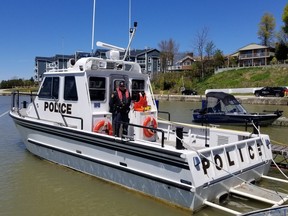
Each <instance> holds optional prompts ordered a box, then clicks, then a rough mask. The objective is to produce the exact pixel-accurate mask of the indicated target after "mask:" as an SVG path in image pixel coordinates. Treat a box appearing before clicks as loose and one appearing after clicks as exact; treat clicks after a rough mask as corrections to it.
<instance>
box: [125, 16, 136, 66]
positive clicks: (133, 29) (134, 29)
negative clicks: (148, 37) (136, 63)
mask: <svg viewBox="0 0 288 216" xmlns="http://www.w3.org/2000/svg"><path fill="white" fill-rule="evenodd" d="M136 28H137V22H134V28H131V29H130V33H131V37H130V39H129V43H128V46H127V49H126V52H125V55H124V57H123V61H125V59H126V57H127V54H128V52H129V49H130V45H131V43H132V40H133V37H134V34H135V32H136Z"/></svg>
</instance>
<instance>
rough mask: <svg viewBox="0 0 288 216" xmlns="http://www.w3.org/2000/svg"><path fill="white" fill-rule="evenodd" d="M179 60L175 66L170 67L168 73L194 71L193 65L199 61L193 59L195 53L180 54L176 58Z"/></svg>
mask: <svg viewBox="0 0 288 216" xmlns="http://www.w3.org/2000/svg"><path fill="white" fill-rule="evenodd" d="M175 57H176V58H178V60H176V63H175V65H172V66H168V71H187V70H191V69H192V65H193V64H194V63H195V62H196V61H197V60H196V59H195V58H194V57H193V53H186V54H183V53H178V55H176V56H175Z"/></svg>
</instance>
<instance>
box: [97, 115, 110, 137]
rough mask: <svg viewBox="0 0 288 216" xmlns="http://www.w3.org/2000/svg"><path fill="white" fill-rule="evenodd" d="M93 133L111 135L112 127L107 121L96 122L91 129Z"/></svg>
mask: <svg viewBox="0 0 288 216" xmlns="http://www.w3.org/2000/svg"><path fill="white" fill-rule="evenodd" d="M93 132H95V133H102V134H103V132H104V133H105V134H108V135H113V127H112V124H111V123H110V122H109V121H105V120H104V119H103V120H101V121H99V122H97V124H96V125H95V126H94V128H93Z"/></svg>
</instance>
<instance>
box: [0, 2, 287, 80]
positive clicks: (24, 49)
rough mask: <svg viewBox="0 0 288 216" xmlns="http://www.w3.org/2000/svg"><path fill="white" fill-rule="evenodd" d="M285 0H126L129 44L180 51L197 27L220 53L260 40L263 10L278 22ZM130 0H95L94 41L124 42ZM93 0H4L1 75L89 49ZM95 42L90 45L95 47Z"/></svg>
mask: <svg viewBox="0 0 288 216" xmlns="http://www.w3.org/2000/svg"><path fill="white" fill-rule="evenodd" d="M286 4H288V1H287V0H241V1H233V0H218V1H215V0H197V1H196V0H131V5H132V7H131V8H132V10H131V15H132V16H131V20H132V22H134V21H137V22H138V28H137V32H136V35H135V38H134V41H133V43H132V48H137V49H144V48H145V47H150V48H158V44H159V42H160V41H162V40H169V39H170V38H172V39H173V40H175V41H176V43H177V44H179V51H181V52H186V51H189V52H194V53H195V50H194V44H195V37H196V34H197V32H199V31H201V30H202V29H203V28H208V30H209V33H208V37H209V40H211V41H213V42H214V44H215V46H216V48H217V49H220V50H222V51H223V53H224V54H230V53H233V52H235V51H236V50H237V49H239V48H241V47H243V46H245V45H247V44H249V43H259V42H260V41H259V39H258V37H257V31H258V24H259V22H260V20H261V17H262V16H263V15H264V13H266V12H268V13H271V14H272V15H273V16H274V18H275V20H276V30H277V31H278V30H279V29H280V27H281V26H282V25H283V22H282V18H281V17H282V14H283V11H284V7H285V5H286ZM128 5H129V0H96V19H95V39H94V41H95V43H96V41H103V42H106V43H110V44H113V45H116V46H120V47H124V48H125V47H126V46H127V44H128V26H129V19H128V17H129V16H128V14H129V13H128V11H129V10H128V8H129V7H128ZM92 11H93V0H49V1H48V0H25V1H23V0H9V1H5V4H4V3H3V2H2V4H1V7H0V24H1V34H0V49H1V54H0V58H1V60H0V62H1V66H0V80H8V79H12V78H16V77H17V78H24V79H29V78H30V77H32V76H34V59H35V56H47V57H49V56H54V55H55V54H74V53H75V51H87V52H90V51H91V49H92V45H91V42H92V39H91V38H92V36H91V35H92V34H91V32H92V14H93V13H92ZM96 48H97V47H96V45H94V50H95V49H96Z"/></svg>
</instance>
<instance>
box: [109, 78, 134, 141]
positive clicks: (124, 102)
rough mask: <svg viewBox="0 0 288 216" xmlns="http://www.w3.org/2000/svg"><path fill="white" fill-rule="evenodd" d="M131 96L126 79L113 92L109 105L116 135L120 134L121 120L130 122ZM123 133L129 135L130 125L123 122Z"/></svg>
mask: <svg viewBox="0 0 288 216" xmlns="http://www.w3.org/2000/svg"><path fill="white" fill-rule="evenodd" d="M130 103H131V97H130V93H129V92H128V90H127V89H126V86H125V83H124V81H121V82H120V83H119V87H118V88H117V89H116V91H115V92H114V93H113V94H112V96H111V99H110V102H109V105H110V112H111V113H112V119H113V133H114V135H115V136H119V135H120V134H119V130H120V125H121V124H119V122H127V123H129V117H128V114H129V111H130ZM122 128H123V135H127V129H128V125H127V124H123V126H122Z"/></svg>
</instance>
